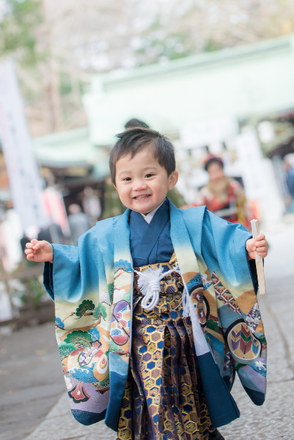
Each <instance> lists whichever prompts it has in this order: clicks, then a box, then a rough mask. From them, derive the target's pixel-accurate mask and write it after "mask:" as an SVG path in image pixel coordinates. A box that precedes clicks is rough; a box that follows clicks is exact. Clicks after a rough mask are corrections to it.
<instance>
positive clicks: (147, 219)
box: [140, 199, 167, 224]
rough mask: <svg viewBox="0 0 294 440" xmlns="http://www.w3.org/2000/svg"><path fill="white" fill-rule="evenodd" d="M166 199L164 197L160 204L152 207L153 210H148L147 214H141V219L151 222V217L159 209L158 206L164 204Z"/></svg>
mask: <svg viewBox="0 0 294 440" xmlns="http://www.w3.org/2000/svg"><path fill="white" fill-rule="evenodd" d="M166 200H167V199H165V200H164V201H163V202H162V203H161V204H160V205H158V206H157V207H156V208H155V209H153V211H151V212H149V214H146V215H145V214H141V213H140V214H141V216H142V217H143V219H144V220H145V221H146V222H147V223H148V224H149V223H151V221H152V219H153V217H154V216H155V214H156V212H157V211H158V210H159V208H160V207H161V206H162V205H163V204H164V202H165V201H166Z"/></svg>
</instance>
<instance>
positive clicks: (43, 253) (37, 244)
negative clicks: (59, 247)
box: [25, 239, 53, 263]
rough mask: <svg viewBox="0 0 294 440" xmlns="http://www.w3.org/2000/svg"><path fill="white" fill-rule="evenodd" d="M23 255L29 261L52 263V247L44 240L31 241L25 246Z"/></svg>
mask: <svg viewBox="0 0 294 440" xmlns="http://www.w3.org/2000/svg"><path fill="white" fill-rule="evenodd" d="M25 254H26V256H27V259H28V260H29V261H35V262H38V263H40V262H44V263H45V262H47V261H48V262H50V263H53V247H52V245H51V244H50V243H48V241H45V240H42V241H38V240H36V239H33V240H31V242H29V243H27V244H26V250H25Z"/></svg>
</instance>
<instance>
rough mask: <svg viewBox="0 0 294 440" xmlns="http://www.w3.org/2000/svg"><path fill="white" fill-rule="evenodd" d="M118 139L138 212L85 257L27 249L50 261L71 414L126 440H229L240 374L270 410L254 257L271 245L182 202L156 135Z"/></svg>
mask: <svg viewBox="0 0 294 440" xmlns="http://www.w3.org/2000/svg"><path fill="white" fill-rule="evenodd" d="M117 137H118V141H117V143H116V145H115V146H114V148H113V150H112V152H111V156H110V169H111V176H112V181H113V184H114V186H115V188H116V190H117V192H118V194H119V197H120V199H121V201H122V203H123V204H124V205H125V206H126V207H127V208H128V209H127V211H126V212H125V213H124V214H123V215H121V216H118V217H114V218H112V219H107V220H103V221H101V222H98V223H97V225H96V226H95V227H94V228H92V229H91V230H90V231H88V232H87V233H86V234H84V235H83V236H82V237H80V239H79V242H78V245H77V247H71V246H63V245H51V244H49V243H48V242H46V241H37V240H32V241H31V242H30V243H28V244H27V245H26V246H27V250H26V251H25V253H26V255H27V259H28V260H31V261H40V262H45V267H44V284H45V287H46V289H47V291H48V293H49V294H50V296H51V297H52V298H53V299H54V300H55V304H56V315H57V318H56V328H57V332H56V334H57V340H58V344H59V351H60V356H61V361H62V366H63V370H64V374H65V380H66V385H67V390H68V395H69V400H70V405H71V409H72V413H73V415H74V417H75V418H76V419H77V420H78V421H79V422H81V423H84V424H91V423H95V422H97V421H99V420H102V419H104V418H105V423H106V424H107V425H108V426H109V427H111V428H112V429H114V430H116V431H118V432H117V439H118V440H123V439H124V440H131V439H136V440H149V439H150V440H151V439H160V440H165V439H175V440H177V439H178V440H208V439H210V440H216V439H223V436H222V435H221V434H220V432H219V431H218V430H217V429H216V428H217V427H219V426H222V425H224V424H226V423H229V422H230V421H232V420H234V419H235V418H237V417H238V416H239V411H238V408H237V406H236V404H235V402H234V400H233V398H232V396H231V394H230V389H231V387H232V385H233V381H234V376H235V371H237V372H238V374H239V377H240V380H241V382H242V384H243V386H244V389H245V391H246V392H247V393H248V395H249V396H250V398H251V399H252V400H253V402H254V403H256V404H258V405H260V404H262V403H263V401H264V396H265V362H266V341H265V338H264V332H263V326H262V322H261V317H260V313H259V309H258V303H257V299H256V294H255V292H256V273H255V265H254V264H252V260H253V259H254V258H255V252H256V253H257V254H258V255H260V256H261V257H262V258H264V257H265V256H266V255H267V242H266V240H265V237H264V235H263V234H260V235H259V236H258V237H257V238H256V241H254V240H253V239H252V238H251V236H250V234H249V233H248V232H247V231H246V230H245V229H244V228H243V227H242V226H240V225H233V224H229V223H228V222H226V221H225V220H222V219H220V218H218V217H216V216H215V215H214V214H211V213H209V212H208V211H207V210H206V208H205V207H199V208H191V209H188V210H178V209H177V208H175V207H174V205H172V204H171V203H170V202H169V200H168V199H167V198H166V195H167V192H168V190H170V189H172V188H173V187H174V186H175V185H176V183H177V180H178V172H177V171H176V169H175V157H174V150H173V146H172V144H171V143H170V141H169V140H168V139H167V138H166V137H164V136H162V135H160V134H159V133H158V132H156V131H153V130H150V129H145V128H133V129H128V130H126V131H125V132H123V133H121V134H119V135H118V136H117ZM253 263H254V261H253Z"/></svg>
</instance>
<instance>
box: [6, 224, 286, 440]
mask: <svg viewBox="0 0 294 440" xmlns="http://www.w3.org/2000/svg"><path fill="white" fill-rule="evenodd" d="M266 233H267V238H268V241H269V243H270V252H269V255H268V257H267V259H266V262H265V271H266V284H267V294H266V296H263V297H261V296H260V297H259V303H260V308H261V312H262V316H263V320H264V324H265V330H266V335H267V341H268V358H269V359H268V391H267V397H266V401H265V404H264V405H263V406H262V407H257V406H255V405H254V404H253V403H252V402H251V401H250V399H249V397H248V396H247V395H246V394H245V392H244V391H243V390H242V387H241V385H240V383H239V380H238V379H236V384H235V385H234V389H233V395H234V397H235V399H236V401H237V404H238V406H239V409H240V411H241V417H240V419H238V420H236V421H234V422H233V423H231V424H230V425H228V426H226V427H223V428H220V431H221V433H222V434H223V435H224V437H225V439H226V440H247V439H250V440H274V439H275V440H280V439H287V440H294V403H293V402H294V400H293V396H294V338H293V334H294V319H293V313H294V252H293V243H294V222H293V218H291V217H288V218H286V219H285V220H284V221H283V222H281V223H279V224H275V225H272V226H271V227H269V228H268V229H267V230H266ZM0 383H1V394H0V440H49V439H50V440H71V439H75V440H76V439H77V440H115V438H116V435H115V433H114V432H113V431H111V430H109V429H107V428H106V427H105V425H104V423H103V422H100V423H98V424H96V425H93V426H90V427H89V426H88V427H87V426H83V425H80V424H79V423H77V422H76V421H75V420H74V418H73V417H72V415H71V413H70V409H69V405H68V403H67V396H66V394H65V386H64V380H63V375H62V371H61V365H60V361H59V354H58V350H57V345H56V342H55V336H54V324H53V323H48V324H45V325H42V326H37V327H30V328H25V329H22V330H20V331H16V332H13V333H8V334H3V333H2V334H0Z"/></svg>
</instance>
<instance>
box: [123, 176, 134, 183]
mask: <svg viewBox="0 0 294 440" xmlns="http://www.w3.org/2000/svg"><path fill="white" fill-rule="evenodd" d="M130 180H132V179H131V178H130V177H124V178H123V181H124V182H130Z"/></svg>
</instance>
